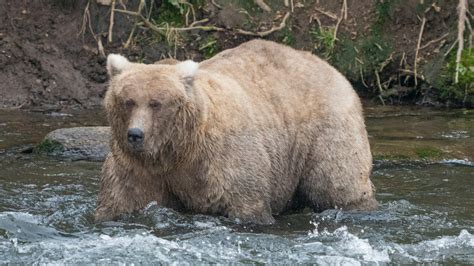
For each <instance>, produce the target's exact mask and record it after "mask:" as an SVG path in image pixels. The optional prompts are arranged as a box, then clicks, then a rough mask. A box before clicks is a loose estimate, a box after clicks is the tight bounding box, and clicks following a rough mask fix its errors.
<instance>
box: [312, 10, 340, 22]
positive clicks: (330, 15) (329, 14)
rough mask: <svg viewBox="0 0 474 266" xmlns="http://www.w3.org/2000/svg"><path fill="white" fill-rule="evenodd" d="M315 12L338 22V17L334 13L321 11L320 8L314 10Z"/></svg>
mask: <svg viewBox="0 0 474 266" xmlns="http://www.w3.org/2000/svg"><path fill="white" fill-rule="evenodd" d="M314 10H316V11H318V12H319V13H321V14H323V15H326V16H328V17H330V18H332V19H334V20H337V16H336V15H334V14H333V13H330V12H328V11H324V10H322V9H319V8H314Z"/></svg>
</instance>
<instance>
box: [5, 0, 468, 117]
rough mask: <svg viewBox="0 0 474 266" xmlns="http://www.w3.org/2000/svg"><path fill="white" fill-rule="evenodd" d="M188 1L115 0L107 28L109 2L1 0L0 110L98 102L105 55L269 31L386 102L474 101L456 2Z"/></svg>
mask: <svg viewBox="0 0 474 266" xmlns="http://www.w3.org/2000/svg"><path fill="white" fill-rule="evenodd" d="M105 2H107V1H105ZM189 2H190V3H193V4H192V5H189V4H182V2H180V1H171V0H163V1H160V0H154V1H145V6H142V8H141V9H140V11H141V12H140V14H141V15H142V17H139V16H135V15H133V14H131V13H130V12H135V11H137V10H139V5H138V3H139V1H132V0H130V1H117V5H116V9H120V10H124V9H126V10H127V11H130V12H129V14H124V13H123V12H120V11H116V12H114V24H113V27H111V28H110V27H109V26H110V20H109V18H110V17H109V16H110V13H111V12H110V6H101V5H98V4H97V3H96V1H95V0H90V1H87V0H79V1H72V0H42V1H40V0H31V1H13V0H5V1H0V80H1V83H0V107H4V108H26V109H35V110H60V109H63V108H71V107H73V108H88V107H91V106H97V105H99V104H100V102H101V99H102V97H103V95H104V93H105V88H106V80H107V75H106V72H105V67H104V63H105V61H104V57H103V55H104V54H108V53H110V52H120V53H123V54H126V55H127V56H128V57H129V58H130V59H131V60H135V61H141V62H146V63H151V62H154V61H156V60H158V59H162V58H167V57H175V58H177V59H186V58H192V59H194V60H197V61H200V60H204V59H206V58H209V57H211V56H212V55H214V54H215V53H217V52H219V51H221V50H223V49H227V48H231V47H234V46H236V45H238V44H240V43H242V42H245V41H247V40H250V39H252V38H258V37H261V36H263V37H262V38H265V39H269V40H273V41H277V42H281V43H285V44H287V45H290V46H293V47H295V48H297V49H302V50H307V51H311V52H313V53H315V54H318V55H319V56H321V57H323V58H325V59H327V60H328V61H329V62H331V63H332V64H333V65H334V66H335V67H336V68H338V69H339V70H340V71H341V72H343V73H344V74H345V75H346V76H347V77H348V78H349V80H350V81H351V82H352V83H353V84H354V85H355V87H356V88H357V90H358V92H359V93H360V94H361V95H363V96H364V97H367V98H370V99H372V100H373V101H375V102H378V103H385V104H387V103H391V104H399V103H410V104H413V103H416V104H425V105H444V106H446V105H450V106H463V105H464V106H471V105H472V102H473V99H472V98H473V97H472V90H473V86H472V68H471V67H470V66H472V65H470V64H471V63H472V61H474V60H473V59H472V57H473V55H472V53H469V54H468V53H465V54H466V56H465V57H463V63H464V65H463V66H464V67H465V69H466V71H467V72H466V71H465V72H463V73H467V74H465V75H464V76H462V78H463V79H462V81H463V83H462V84H457V85H454V84H453V82H452V77H453V75H452V74H453V70H452V69H453V68H452V62H453V58H454V57H453V55H454V53H455V50H456V47H455V46H453V44H454V42H455V40H456V35H457V30H456V25H457V13H456V4H457V1H434V0H433V1H421V2H422V3H420V1H417V0H408V1H380V0H379V1H373V0H361V1H355V0H348V1H347V2H346V1H332V0H317V1H316V0H306V1H302V0H301V1H299V0H293V1H283V0H267V1H265V2H266V3H267V4H268V6H269V7H270V8H271V11H269V12H267V11H264V10H262V9H261V8H259V7H258V6H257V5H256V4H254V3H253V1H242V0H214V1H210V0H209V1H205V0H199V1H189ZM285 2H288V6H285ZM345 2H346V3H347V6H345V5H344V3H345ZM473 2H474V1H470V4H471V5H470V6H474V3H473ZM123 3H125V4H123ZM291 3H292V5H291ZM122 4H123V5H122ZM422 26H423V27H422ZM190 28H193V30H190ZM422 28H423V30H421V29H422ZM109 29H111V30H109ZM420 32H421V38H420ZM109 33H112V41H111V42H109V40H108V38H109ZM466 36H467V37H468V36H469V35H466ZM467 37H466V40H467V39H468V38H467ZM99 42H100V44H99ZM418 44H419V45H418ZM417 46H418V52H417ZM453 48H454V49H453ZM467 54H468V55H467ZM463 56H464V54H463ZM415 58H416V60H415ZM415 61H416V66H415Z"/></svg>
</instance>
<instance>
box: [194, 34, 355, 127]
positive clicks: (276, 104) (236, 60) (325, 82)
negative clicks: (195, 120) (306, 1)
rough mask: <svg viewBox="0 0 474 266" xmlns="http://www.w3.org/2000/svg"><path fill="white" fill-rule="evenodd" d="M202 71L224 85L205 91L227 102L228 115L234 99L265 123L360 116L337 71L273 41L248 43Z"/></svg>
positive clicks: (202, 66)
mask: <svg viewBox="0 0 474 266" xmlns="http://www.w3.org/2000/svg"><path fill="white" fill-rule="evenodd" d="M199 69H200V70H201V71H204V72H207V73H206V74H205V76H206V77H207V78H209V77H215V79H216V80H215V81H217V82H219V81H222V82H221V84H220V86H219V85H217V86H204V87H205V88H204V89H205V90H208V94H209V95H212V96H214V97H217V98H219V97H221V98H223V99H219V100H218V102H220V101H221V100H222V101H223V102H226V103H227V107H225V109H227V111H228V110H230V109H232V105H231V106H230V107H229V103H228V102H229V100H232V99H234V100H235V101H236V102H240V105H239V106H234V107H236V108H235V109H237V110H238V109H239V108H241V109H242V108H245V109H246V111H249V112H250V113H251V115H252V116H253V117H257V118H258V117H259V116H264V117H263V121H265V122H268V121H272V118H273V119H276V118H277V117H278V118H279V120H280V122H281V120H282V119H284V120H289V121H292V122H305V121H308V120H311V119H314V117H315V116H323V117H324V116H328V115H329V116H331V115H334V114H341V113H354V111H355V113H356V114H361V112H362V111H361V107H360V101H359V99H358V97H357V95H356V94H355V92H354V90H353V89H352V87H351V85H350V84H349V82H348V81H347V80H346V78H345V77H344V76H343V75H342V74H340V73H339V72H338V71H337V70H336V69H334V68H333V67H332V66H330V65H329V64H328V63H326V62H325V61H324V60H321V59H320V58H318V57H317V56H315V55H312V54H311V53H309V52H303V51H297V50H294V49H293V48H290V47H287V46H284V45H280V44H277V43H274V42H269V41H263V40H253V41H250V42H247V43H244V44H242V45H240V46H238V47H236V48H233V49H229V50H225V51H223V52H221V53H219V54H217V55H216V56H215V57H213V58H211V59H209V60H206V61H203V62H202V63H200V66H199ZM198 76H199V74H198ZM211 79H212V78H211ZM222 79H225V80H222ZM208 82H209V81H208ZM211 83H212V82H211ZM222 90H230V91H227V92H222ZM226 98H227V99H226ZM229 98H232V99H229ZM223 108H224V107H223ZM252 111H253V112H252Z"/></svg>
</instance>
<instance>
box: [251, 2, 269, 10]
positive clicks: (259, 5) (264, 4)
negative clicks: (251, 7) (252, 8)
mask: <svg viewBox="0 0 474 266" xmlns="http://www.w3.org/2000/svg"><path fill="white" fill-rule="evenodd" d="M254 2H255V4H256V5H257V6H258V7H260V8H261V9H263V10H264V11H265V12H271V11H272V9H271V8H270V7H269V6H268V5H267V4H266V3H265V2H264V1H263V0H254Z"/></svg>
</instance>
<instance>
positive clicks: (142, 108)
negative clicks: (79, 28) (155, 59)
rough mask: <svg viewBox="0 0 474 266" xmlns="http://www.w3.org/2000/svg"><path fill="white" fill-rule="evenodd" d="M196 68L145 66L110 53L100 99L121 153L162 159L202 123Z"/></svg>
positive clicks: (190, 65)
mask: <svg viewBox="0 0 474 266" xmlns="http://www.w3.org/2000/svg"><path fill="white" fill-rule="evenodd" d="M197 70H198V63H195V62H193V61H184V62H178V63H176V64H152V65H145V64H139V63H131V62H129V61H128V60H127V59H126V58H125V57H123V56H121V55H116V54H110V55H109V56H108V57H107V71H108V73H109V76H110V85H109V89H108V91H107V94H106V97H105V109H106V111H107V115H108V119H109V123H110V126H111V128H112V134H113V140H114V143H115V144H117V145H118V147H119V148H120V149H122V150H124V151H125V152H128V153H131V154H135V155H144V156H152V157H157V156H163V153H164V152H167V151H168V152H169V151H170V150H172V149H176V147H177V146H179V145H181V144H182V142H184V141H186V139H187V138H189V136H188V135H189V134H190V133H191V132H192V131H193V130H195V128H196V127H197V124H198V123H199V122H200V121H202V120H203V119H205V115H204V114H205V110H204V109H205V105H204V104H203V98H202V95H201V94H200V93H199V92H197V91H196V90H195V89H194V86H193V80H194V76H195V74H196V71H197Z"/></svg>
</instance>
